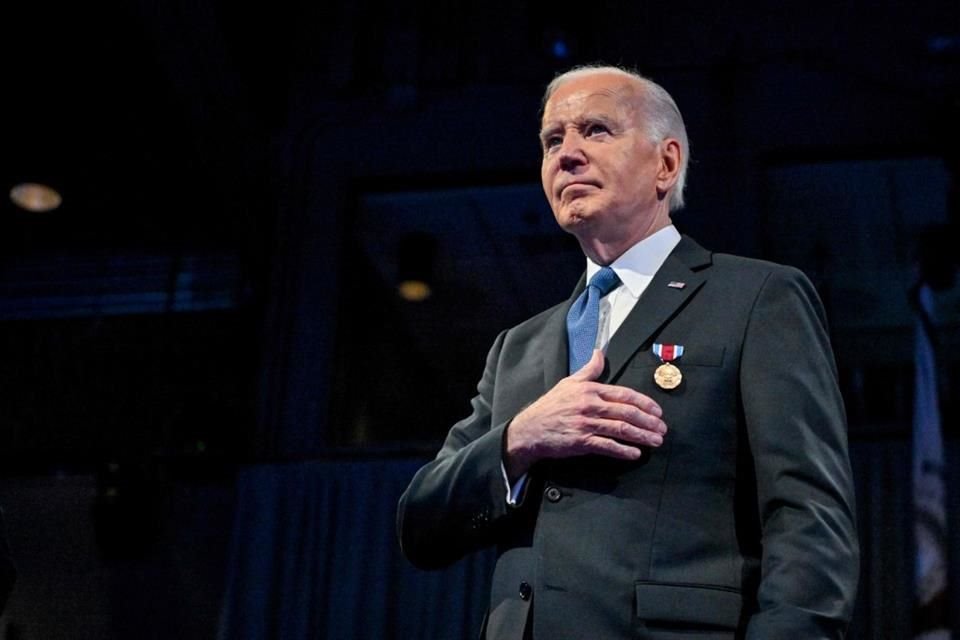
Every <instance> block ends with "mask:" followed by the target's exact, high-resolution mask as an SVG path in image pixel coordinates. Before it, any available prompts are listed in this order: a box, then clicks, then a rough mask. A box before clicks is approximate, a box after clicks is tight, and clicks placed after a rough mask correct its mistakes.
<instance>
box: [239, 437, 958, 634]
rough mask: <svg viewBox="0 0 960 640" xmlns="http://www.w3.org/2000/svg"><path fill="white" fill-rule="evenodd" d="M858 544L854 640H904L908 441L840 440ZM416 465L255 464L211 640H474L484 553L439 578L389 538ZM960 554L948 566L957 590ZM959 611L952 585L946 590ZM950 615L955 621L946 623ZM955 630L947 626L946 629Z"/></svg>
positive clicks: (954, 529)
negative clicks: (850, 475) (846, 444)
mask: <svg viewBox="0 0 960 640" xmlns="http://www.w3.org/2000/svg"><path fill="white" fill-rule="evenodd" d="M850 453H851V459H852V463H853V469H854V476H855V479H856V487H857V510H858V519H859V529H860V540H861V551H862V561H861V582H860V593H859V598H858V601H857V607H856V614H855V618H854V622H853V624H852V626H851V629H850V636H849V637H850V638H851V639H852V640H868V639H871V640H872V639H885V638H909V637H910V616H911V610H912V588H913V585H912V580H913V578H912V576H913V573H912V571H913V555H912V547H911V545H912V528H911V522H910V516H911V501H910V495H911V485H910V443H909V440H906V439H904V438H902V437H892V438H884V439H879V440H875V441H859V442H853V443H852V444H851V451H850ZM947 453H948V458H947V460H948V473H947V488H948V495H949V497H950V505H949V509H948V513H949V514H950V515H949V517H950V520H951V521H950V523H949V524H950V527H951V529H950V541H951V544H950V549H951V550H956V549H960V522H957V520H958V519H960V518H958V515H957V513H958V511H960V491H958V490H957V485H958V481H960V477H958V476H960V474H956V473H953V472H952V469H954V468H956V466H955V465H956V464H957V462H960V461H958V459H957V453H956V447H954V446H951V445H950V443H949V442H948V451H947ZM423 462H424V461H423V460H373V461H334V462H305V463H291V464H284V465H262V466H255V467H250V468H247V469H245V470H243V471H242V472H241V473H240V474H239V477H238V487H237V507H236V518H235V525H234V532H233V539H232V548H231V552H230V563H229V568H228V576H227V585H226V594H225V600H224V606H223V612H222V619H221V628H220V638H221V640H240V639H243V640H260V639H273V638H276V639H282V640H301V639H311V640H313V639H330V640H333V639H338V640H339V639H344V640H346V639H350V640H354V639H367V638H369V639H376V640H388V639H391V638H397V639H401V638H402V639H403V640H417V639H423V640H448V639H449V640H464V639H469V638H476V637H477V633H478V631H479V628H480V622H481V618H482V615H483V611H484V609H485V606H486V602H487V596H488V589H489V581H490V573H491V571H492V567H493V554H492V552H491V551H487V552H483V553H478V554H474V555H472V556H470V557H468V558H465V559H464V560H461V561H460V562H459V563H457V564H456V565H454V566H452V567H450V568H448V569H446V570H444V571H437V572H423V571H419V570H417V569H415V568H413V567H412V566H411V565H410V564H409V563H408V562H407V561H406V560H405V559H404V558H403V557H402V556H401V554H400V549H399V546H398V543H397V540H396V527H395V516H396V505H397V500H398V499H399V497H400V494H401V492H402V491H403V489H404V488H405V487H406V485H407V483H408V482H409V481H410V478H411V477H412V476H413V474H414V473H415V472H416V470H417V469H418V468H419V467H420V465H422V464H423ZM958 556H960V554H958V553H955V554H953V556H952V557H951V572H952V575H951V578H952V579H953V584H957V580H956V579H955V576H956V575H957V574H958V572H957V570H956V569H957V565H958V563H960V558H958ZM951 604H952V611H954V612H956V611H958V610H960V606H958V605H960V588H954V589H953V591H952V593H951ZM955 615H956V614H955ZM954 624H956V621H954Z"/></svg>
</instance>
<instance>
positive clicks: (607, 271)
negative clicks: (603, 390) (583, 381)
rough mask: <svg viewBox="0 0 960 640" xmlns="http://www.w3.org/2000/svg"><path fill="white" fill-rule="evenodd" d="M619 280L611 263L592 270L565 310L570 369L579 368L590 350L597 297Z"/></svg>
mask: <svg viewBox="0 0 960 640" xmlns="http://www.w3.org/2000/svg"><path fill="white" fill-rule="evenodd" d="M619 284H620V277H619V276H617V274H616V273H615V272H614V270H613V269H611V268H610V267H603V268H602V269H600V271H597V272H596V273H595V274H593V277H592V278H590V282H589V283H588V284H587V286H586V288H585V289H584V290H583V292H582V293H581V294H580V295H579V296H578V297H577V299H576V300H574V302H573V306H571V307H570V311H569V312H568V313H567V339H568V340H567V346H568V347H569V356H570V360H569V365H570V373H573V372H574V371H578V370H579V369H581V368H582V367H583V365H585V364H586V363H587V362H588V361H589V360H590V356H591V355H592V354H593V348H594V346H595V345H596V342H597V331H598V330H599V327H600V298H602V297H603V296H605V295H607V294H608V293H610V292H611V291H613V290H614V289H615V288H616V287H617V285H619Z"/></svg>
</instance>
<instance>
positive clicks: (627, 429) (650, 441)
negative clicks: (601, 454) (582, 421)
mask: <svg viewBox="0 0 960 640" xmlns="http://www.w3.org/2000/svg"><path fill="white" fill-rule="evenodd" d="M589 428H590V429H591V430H592V431H593V433H592V434H591V436H589V437H588V438H587V439H588V440H589V439H591V438H593V437H594V436H601V437H604V438H613V439H615V440H617V441H619V442H621V443H628V444H640V445H646V446H649V447H659V446H660V445H662V444H663V434H662V433H661V432H660V431H659V430H656V429H646V428H644V427H638V426H636V425H634V424H630V423H629V422H626V421H624V420H611V419H609V418H597V419H595V420H592V421H591V423H590V426H589Z"/></svg>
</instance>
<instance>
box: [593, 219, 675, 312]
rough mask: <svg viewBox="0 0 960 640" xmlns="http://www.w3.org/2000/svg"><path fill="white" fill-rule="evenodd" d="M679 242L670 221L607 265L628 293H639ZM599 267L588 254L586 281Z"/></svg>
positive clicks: (634, 294)
mask: <svg viewBox="0 0 960 640" xmlns="http://www.w3.org/2000/svg"><path fill="white" fill-rule="evenodd" d="M679 242H680V232H679V231H677V228H676V227H675V226H673V225H672V224H671V225H667V226H666V227H664V228H663V229H660V230H659V231H657V232H656V233H654V234H652V235H649V236H647V237H646V238H644V239H643V240H641V241H640V242H638V243H637V244H635V245H633V246H632V247H630V248H629V249H627V250H626V251H624V252H623V255H621V256H620V257H619V258H617V259H616V260H614V261H613V262H612V263H611V264H610V267H611V268H612V269H613V270H614V272H615V273H616V274H617V275H618V276H619V277H620V281H621V282H623V284H624V286H625V287H627V289H628V290H629V291H630V294H631V295H632V296H633V297H635V298H636V297H639V296H640V294H641V293H642V292H643V289H644V288H645V287H646V286H647V284H648V283H649V282H650V279H651V278H653V275H654V274H655V273H656V272H657V270H658V269H660V267H661V266H662V265H663V263H664V261H666V259H667V256H669V255H670V252H671V251H673V249H674V247H676V246H677V244H678V243H679ZM599 270H600V265H598V264H597V263H595V262H594V261H593V260H591V259H590V258H587V282H590V278H592V277H593V275H594V274H595V273H596V272H597V271H599Z"/></svg>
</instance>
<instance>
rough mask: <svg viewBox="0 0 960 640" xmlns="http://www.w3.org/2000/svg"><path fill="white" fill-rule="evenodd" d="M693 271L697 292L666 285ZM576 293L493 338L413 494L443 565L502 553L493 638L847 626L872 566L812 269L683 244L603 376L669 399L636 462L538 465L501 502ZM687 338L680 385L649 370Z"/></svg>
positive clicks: (556, 371) (760, 635)
mask: <svg viewBox="0 0 960 640" xmlns="http://www.w3.org/2000/svg"><path fill="white" fill-rule="evenodd" d="M671 282H683V283H684V285H685V286H684V287H683V288H676V287H669V286H668V283H671ZM583 286H584V283H583V279H581V281H580V284H579V285H578V286H577V288H576V290H575V291H574V293H573V295H572V296H571V298H570V299H569V300H567V301H566V302H565V303H563V304H561V305H558V306H556V307H554V308H552V309H549V310H547V311H545V312H543V313H541V314H539V315H537V316H535V317H533V318H531V319H530V320H528V321H526V322H524V323H523V324H520V325H518V326H516V327H514V328H512V329H510V330H508V331H505V332H504V333H502V334H500V335H499V336H498V337H497V340H496V342H495V343H494V345H493V348H492V349H491V351H490V354H489V356H488V358H487V364H486V369H485V371H484V374H483V378H482V379H481V381H480V383H479V386H478V391H479V393H478V395H477V396H476V397H475V398H474V399H473V401H472V405H473V413H472V415H470V416H469V417H468V418H466V419H464V420H462V421H461V422H459V423H457V424H456V425H454V427H453V428H452V429H451V431H450V433H449V435H448V436H447V439H446V441H445V443H444V445H443V448H442V449H441V451H440V453H439V454H438V455H437V457H436V459H435V460H433V461H432V462H430V463H429V464H427V465H426V466H425V467H423V468H422V469H420V471H419V472H418V473H417V474H416V476H415V477H414V479H413V480H412V482H411V484H410V486H409V487H408V488H407V490H406V492H405V493H404V495H403V496H402V498H401V500H400V505H399V510H398V529H399V535H400V540H401V546H402V548H403V550H404V552H405V553H406V555H407V556H408V558H410V560H411V561H413V562H414V563H415V564H417V565H418V566H421V567H425V568H429V567H440V566H444V565H446V564H448V563H451V562H453V561H455V560H456V559H458V558H460V557H461V556H463V555H464V554H465V553H468V552H470V551H472V550H475V549H478V548H481V547H484V546H488V545H496V548H497V554H498V555H497V563H496V569H495V571H494V576H493V584H492V588H491V595H490V609H489V611H488V618H487V622H486V625H485V626H486V637H487V638H489V639H497V640H499V639H501V638H511V639H517V640H519V639H520V638H521V637H522V633H523V627H524V625H525V624H527V619H528V618H529V619H530V620H529V623H530V624H532V629H533V633H534V637H535V638H536V639H537V640H563V639H566V638H569V639H583V638H600V639H613V638H651V639H653V638H656V639H663V640H674V639H677V640H678V639H681V638H697V639H698V640H708V639H710V640H714V639H716V640H719V639H731V638H743V637H746V638H751V639H755V640H774V639H791V640H792V639H802V640H811V639H814V638H839V637H842V636H843V633H844V629H845V627H846V624H847V622H848V620H849V618H850V615H851V613H852V609H853V600H854V596H855V592H856V584H857V575H858V546H857V537H856V530H855V523H854V518H855V516H854V503H853V486H852V480H851V474H850V467H849V460H848V455H847V441H846V425H845V418H844V409H843V404H842V400H841V398H840V394H839V391H838V388H837V380H836V377H837V376H836V368H835V364H834V360H833V356H832V352H831V348H830V344H829V341H828V337H827V332H826V330H825V324H826V323H825V318H824V314H823V311H822V308H821V305H820V302H819V299H818V298H817V295H816V293H815V291H814V289H813V287H812V285H811V284H810V282H809V281H808V280H807V278H805V277H804V276H803V275H802V274H801V273H800V272H799V271H797V270H795V269H792V268H789V267H783V266H779V265H775V264H771V263H766V262H760V261H756V260H749V259H745V258H738V257H733V256H727V255H720V254H716V255H715V254H711V253H710V252H708V251H705V250H704V249H703V248H702V247H700V246H699V245H697V244H696V243H695V242H693V241H692V240H690V239H689V238H686V237H684V238H683V240H682V241H681V242H680V244H679V245H678V246H677V248H676V249H675V250H674V251H673V252H672V253H671V255H670V256H669V258H668V259H667V261H666V262H665V263H664V265H663V267H662V268H661V269H660V271H659V272H658V273H657V274H656V276H655V277H654V278H653V280H652V282H651V283H650V285H649V287H648V288H647V290H646V291H645V292H644V294H643V295H642V296H641V298H640V300H639V301H638V302H637V305H636V307H635V308H634V309H633V311H632V312H631V313H630V315H629V316H628V317H627V319H626V320H625V321H624V323H623V325H622V326H621V327H620V329H619V330H618V331H617V333H616V334H615V335H614V336H613V338H612V340H611V342H610V344H609V346H608V349H607V361H608V370H607V371H606V372H605V377H604V379H605V381H607V382H610V383H612V384H618V385H624V386H628V387H632V388H634V389H637V390H638V391H640V392H642V393H645V394H647V395H649V396H651V397H652V398H654V399H655V400H656V401H657V402H658V403H659V404H660V405H661V407H662V408H663V419H664V421H665V422H666V423H667V426H668V433H667V436H666V438H665V440H664V444H663V445H662V446H661V447H660V448H657V449H655V450H650V451H645V452H644V456H643V457H642V458H641V459H640V460H639V461H636V462H622V461H617V460H613V459H609V458H604V457H599V456H584V457H579V458H572V459H566V460H554V461H545V462H541V463H538V464H537V465H535V466H534V468H533V469H532V470H531V472H530V475H529V483H530V484H529V485H528V487H527V491H526V495H525V498H524V500H523V501H522V503H521V504H520V506H518V507H509V506H508V505H507V504H506V501H505V489H504V480H503V477H502V474H501V466H500V464H501V447H502V439H503V433H504V428H505V427H506V425H507V424H508V423H509V422H510V420H511V419H512V418H513V416H514V415H516V414H517V413H518V412H519V411H520V410H522V409H523V408H524V407H525V406H526V405H528V404H529V403H531V402H532V401H533V400H535V399H536V398H538V397H539V396H541V395H542V394H543V393H545V392H546V391H547V390H549V389H550V388H551V387H552V386H553V385H554V384H555V383H556V382H557V381H559V380H560V379H561V378H563V377H564V376H566V375H567V371H566V367H567V365H566V363H567V347H566V330H565V316H566V313H567V309H568V308H569V306H570V304H571V303H572V302H573V300H574V298H575V297H576V296H577V295H578V294H579V292H580V291H581V290H582V288H583ZM654 342H661V343H668V344H681V345H683V346H684V347H685V352H684V354H683V356H682V357H681V358H680V359H679V361H678V362H677V364H678V366H679V368H680V369H681V371H682V372H683V376H684V378H683V382H682V384H681V385H680V386H679V387H678V388H676V389H674V390H672V391H665V390H663V389H661V388H659V387H658V386H657V385H656V384H655V383H654V380H653V374H654V370H655V368H656V367H657V366H658V365H659V364H660V362H659V360H658V359H657V358H656V356H654V355H653V353H652V352H651V345H652V343H654Z"/></svg>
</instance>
